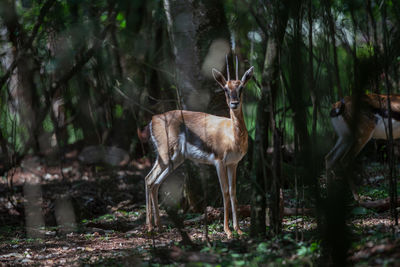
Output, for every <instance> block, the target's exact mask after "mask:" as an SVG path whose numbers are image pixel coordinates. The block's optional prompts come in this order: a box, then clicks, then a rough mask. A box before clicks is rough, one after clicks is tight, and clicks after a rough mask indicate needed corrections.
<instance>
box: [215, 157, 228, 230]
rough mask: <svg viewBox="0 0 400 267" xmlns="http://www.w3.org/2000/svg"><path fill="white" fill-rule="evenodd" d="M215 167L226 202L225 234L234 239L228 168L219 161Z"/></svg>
mask: <svg viewBox="0 0 400 267" xmlns="http://www.w3.org/2000/svg"><path fill="white" fill-rule="evenodd" d="M215 167H216V168H217V173H218V179H219V185H220V186H221V192H222V199H223V201H224V232H225V233H226V235H227V236H228V238H232V232H231V230H230V229H229V185H228V177H227V175H226V166H225V164H223V163H222V162H221V161H217V162H216V163H215Z"/></svg>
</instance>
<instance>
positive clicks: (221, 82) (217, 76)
mask: <svg viewBox="0 0 400 267" xmlns="http://www.w3.org/2000/svg"><path fill="white" fill-rule="evenodd" d="M212 74H213V76H214V79H215V80H216V81H217V83H218V84H219V85H220V86H221V87H222V88H224V87H225V85H226V80H225V77H224V75H222V73H221V72H219V71H217V70H216V69H214V68H213V69H212Z"/></svg>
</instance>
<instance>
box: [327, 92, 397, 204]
mask: <svg viewBox="0 0 400 267" xmlns="http://www.w3.org/2000/svg"><path fill="white" fill-rule="evenodd" d="M389 98H390V108H391V111H392V126H393V130H392V133H393V139H396V138H399V137H400V95H390V96H389ZM387 100H388V99H387V95H379V94H367V95H364V96H362V97H361V98H360V99H359V100H358V101H359V103H358V109H357V110H356V111H353V109H354V102H353V99H352V98H351V97H349V96H347V97H345V98H343V99H342V100H341V101H338V102H336V103H334V104H333V106H332V109H331V112H330V117H331V121H332V125H333V127H334V129H335V131H336V133H337V135H338V140H337V142H336V144H335V146H334V147H333V148H332V150H331V151H330V152H329V153H328V155H327V156H326V157H325V160H326V169H327V170H328V171H329V170H331V169H332V168H333V167H335V165H337V163H338V162H340V161H343V160H344V159H346V158H347V156H350V157H355V156H357V154H358V153H360V151H361V150H362V149H363V147H364V146H365V145H366V144H367V142H368V141H369V140H370V139H372V138H375V139H384V140H387V139H388V137H389V130H388V129H389V128H388V126H389V121H388V116H389V110H388V105H387V104H388V101H387ZM356 112H357V113H356ZM349 182H350V186H351V187H352V188H351V189H352V191H353V196H354V198H355V200H357V201H358V200H359V196H358V194H357V191H356V188H355V186H354V184H353V182H352V181H349Z"/></svg>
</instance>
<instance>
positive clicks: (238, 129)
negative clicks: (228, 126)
mask: <svg viewBox="0 0 400 267" xmlns="http://www.w3.org/2000/svg"><path fill="white" fill-rule="evenodd" d="M230 114H231V120H232V127H233V137H234V139H235V144H237V145H240V146H241V148H242V149H245V150H246V151H247V129H246V124H245V123H244V117H243V112H242V107H240V108H239V110H237V111H233V110H230Z"/></svg>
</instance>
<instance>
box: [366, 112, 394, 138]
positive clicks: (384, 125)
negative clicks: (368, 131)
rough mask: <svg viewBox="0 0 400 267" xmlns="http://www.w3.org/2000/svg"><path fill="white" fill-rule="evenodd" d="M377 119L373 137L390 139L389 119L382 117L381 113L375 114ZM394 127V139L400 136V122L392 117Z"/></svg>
mask: <svg viewBox="0 0 400 267" xmlns="http://www.w3.org/2000/svg"><path fill="white" fill-rule="evenodd" d="M375 117H376V119H377V123H376V127H375V131H374V134H373V135H372V138H375V139H385V140H386V139H388V135H389V132H388V127H389V120H388V119H387V118H382V117H381V116H379V115H375ZM392 127H393V139H397V138H400V122H399V121H396V120H394V119H392Z"/></svg>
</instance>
